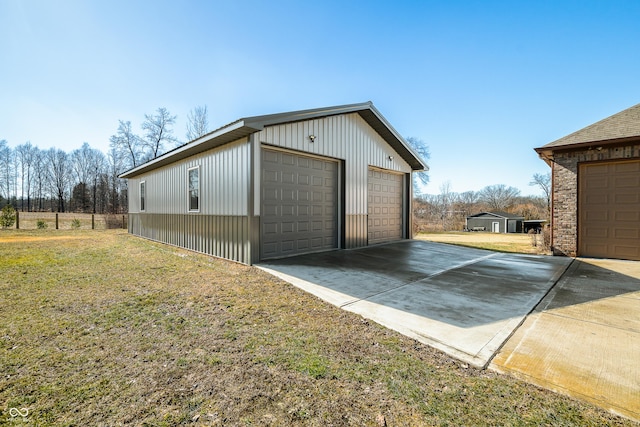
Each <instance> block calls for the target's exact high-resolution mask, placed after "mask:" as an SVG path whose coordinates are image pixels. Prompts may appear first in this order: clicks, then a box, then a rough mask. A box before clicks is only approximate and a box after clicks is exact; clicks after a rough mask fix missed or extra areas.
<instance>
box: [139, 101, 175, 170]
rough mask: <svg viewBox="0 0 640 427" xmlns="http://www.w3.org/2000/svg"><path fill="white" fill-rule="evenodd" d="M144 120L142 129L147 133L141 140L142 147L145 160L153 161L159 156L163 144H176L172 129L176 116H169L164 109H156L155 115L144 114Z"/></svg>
mask: <svg viewBox="0 0 640 427" xmlns="http://www.w3.org/2000/svg"><path fill="white" fill-rule="evenodd" d="M144 119H145V120H144V122H143V123H142V129H143V130H145V131H146V132H147V133H146V134H145V139H144V140H143V146H144V147H145V148H146V149H147V153H146V160H150V159H155V158H156V157H158V156H159V155H161V154H162V153H163V150H164V146H165V144H170V145H172V146H175V145H176V144H177V143H178V140H177V139H176V138H175V137H174V136H173V129H172V126H173V125H174V124H175V122H176V116H172V115H171V114H169V111H168V110H167V109H166V108H164V107H160V108H158V110H157V111H156V114H145V115H144ZM172 148H173V147H172Z"/></svg>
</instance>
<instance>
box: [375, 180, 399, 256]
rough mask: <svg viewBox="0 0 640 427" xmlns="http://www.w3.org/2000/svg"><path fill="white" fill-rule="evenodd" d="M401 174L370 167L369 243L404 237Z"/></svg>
mask: <svg viewBox="0 0 640 427" xmlns="http://www.w3.org/2000/svg"><path fill="white" fill-rule="evenodd" d="M402 181H403V176H402V175H401V174H396V173H391V172H385V171H381V170H379V169H372V168H370V169H369V180H368V189H369V193H368V224H369V230H368V238H369V244H370V245H371V244H375V243H383V242H390V241H392V240H399V239H402Z"/></svg>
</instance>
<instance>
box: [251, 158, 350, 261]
mask: <svg viewBox="0 0 640 427" xmlns="http://www.w3.org/2000/svg"><path fill="white" fill-rule="evenodd" d="M262 152H263V156H262V159H263V160H262V204H261V207H262V209H261V217H260V222H261V255H260V257H261V259H268V258H276V257H282V256H291V255H297V254H301V253H305V252H310V251H316V250H323V249H333V248H336V247H337V243H338V238H337V236H338V233H337V224H338V221H337V215H338V212H337V206H338V205H337V194H338V191H337V182H338V163H337V162H335V161H331V160H324V159H316V158H311V157H309V156H304V155H301V154H297V153H288V152H283V151H277V150H269V149H263V150H262Z"/></svg>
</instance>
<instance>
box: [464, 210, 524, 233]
mask: <svg viewBox="0 0 640 427" xmlns="http://www.w3.org/2000/svg"><path fill="white" fill-rule="evenodd" d="M523 223H524V217H522V216H519V215H514V214H510V213H508V212H481V213H478V214H475V215H470V216H468V217H467V220H466V226H465V229H467V230H471V231H491V232H492V233H522V226H523Z"/></svg>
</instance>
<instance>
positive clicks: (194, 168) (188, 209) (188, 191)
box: [187, 165, 202, 212]
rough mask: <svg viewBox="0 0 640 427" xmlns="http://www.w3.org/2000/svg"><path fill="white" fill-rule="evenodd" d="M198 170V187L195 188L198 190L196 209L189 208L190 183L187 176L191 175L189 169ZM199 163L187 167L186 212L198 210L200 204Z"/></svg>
mask: <svg viewBox="0 0 640 427" xmlns="http://www.w3.org/2000/svg"><path fill="white" fill-rule="evenodd" d="M194 170H195V171H198V172H197V173H198V188H197V189H196V190H197V192H198V196H197V197H198V207H197V208H196V209H192V208H191V183H190V182H189V178H190V175H191V171H194ZM200 182H201V180H200V165H198V166H193V167H190V168H188V169H187V211H188V212H200V205H201V203H202V202H201V198H202V197H201V194H202V191H201V189H202V186H201V185H200Z"/></svg>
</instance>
